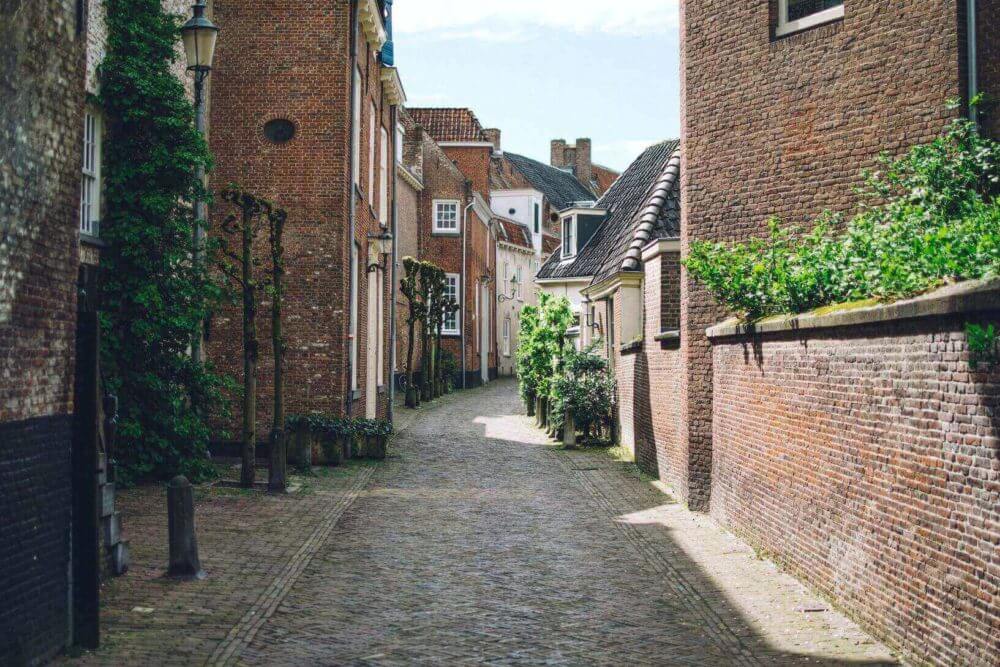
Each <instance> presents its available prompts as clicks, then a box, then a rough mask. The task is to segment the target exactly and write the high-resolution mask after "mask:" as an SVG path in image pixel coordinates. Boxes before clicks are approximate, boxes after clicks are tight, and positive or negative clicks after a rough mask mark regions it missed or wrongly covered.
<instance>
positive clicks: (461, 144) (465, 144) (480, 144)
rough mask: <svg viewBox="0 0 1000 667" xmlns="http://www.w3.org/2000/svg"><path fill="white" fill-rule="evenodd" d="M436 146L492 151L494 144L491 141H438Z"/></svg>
mask: <svg viewBox="0 0 1000 667" xmlns="http://www.w3.org/2000/svg"><path fill="white" fill-rule="evenodd" d="M437 145H438V146H441V147H443V148H486V147H489V149H490V150H491V151H492V150H493V148H494V146H493V142H492V141H439V142H437Z"/></svg>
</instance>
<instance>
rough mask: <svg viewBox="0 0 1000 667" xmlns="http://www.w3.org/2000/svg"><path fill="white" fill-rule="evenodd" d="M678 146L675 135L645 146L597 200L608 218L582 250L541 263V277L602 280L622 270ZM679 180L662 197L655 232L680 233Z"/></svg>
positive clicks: (539, 274) (556, 255)
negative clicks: (570, 257)
mask: <svg viewBox="0 0 1000 667" xmlns="http://www.w3.org/2000/svg"><path fill="white" fill-rule="evenodd" d="M679 146H680V142H678V141H676V140H674V141H664V142H661V143H659V144H656V145H654V146H650V147H649V148H647V149H646V150H645V151H643V152H642V154H641V155H639V157H637V158H636V159H635V161H634V162H633V163H632V165H631V166H630V167H629V168H628V169H626V170H625V172H624V173H623V174H622V175H621V176H620V177H619V178H618V180H617V181H615V183H614V185H612V186H611V188H610V189H609V190H608V191H607V192H606V193H605V194H604V196H603V197H601V198H600V199H599V200H598V202H597V204H596V205H595V207H596V208H599V209H605V210H607V211H608V215H607V218H606V219H605V221H604V223H603V224H602V225H601V226H600V228H599V229H598V230H597V231H596V232H594V235H593V236H592V237H591V239H590V241H588V242H587V244H586V245H585V246H584V247H583V248H581V249H580V250H579V251H578V252H577V254H576V258H575V259H574V260H573V261H572V262H571V263H568V264H565V265H560V254H561V252H556V253H554V254H553V255H552V257H550V258H549V260H548V261H547V262H545V264H543V265H542V268H541V270H540V271H539V272H538V277H539V278H583V277H592V278H593V279H594V282H600V281H601V280H604V279H605V278H607V277H609V276H611V275H613V274H615V273H617V272H618V271H619V270H621V267H622V262H623V261H624V259H625V256H626V253H627V251H628V250H629V247H630V244H631V243H632V241H633V240H634V238H635V235H636V231H637V229H638V227H639V225H640V224H641V223H642V222H644V221H646V218H645V217H644V215H643V214H644V213H646V212H649V210H651V209H650V208H649V207H650V206H651V205H652V204H653V203H654V201H659V199H657V198H656V197H654V195H655V194H656V193H657V189H658V186H662V185H663V182H664V178H665V175H666V172H667V170H668V166H669V163H670V162H671V158H672V157H673V156H674V155H675V153H677V151H678V150H679ZM677 180H678V179H674V184H673V185H672V186H671V187H672V188H673V189H672V190H671V193H670V195H669V196H667V197H664V198H663V203H664V205H663V206H662V207H661V209H658V210H659V211H660V213H659V214H658V215H657V219H656V222H655V224H654V225H653V230H654V231H653V232H651V233H656V234H661V235H665V236H666V235H670V234H673V235H674V236H676V235H678V234H679V233H680V207H679V206H678V205H677V202H678V201H679V199H678V190H677V187H678V186H679V183H677V182H676V181H677Z"/></svg>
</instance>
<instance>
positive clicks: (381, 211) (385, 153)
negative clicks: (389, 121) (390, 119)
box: [378, 127, 389, 227]
mask: <svg viewBox="0 0 1000 667" xmlns="http://www.w3.org/2000/svg"><path fill="white" fill-rule="evenodd" d="M381 134H382V147H381V148H380V149H379V157H380V158H381V159H380V160H379V168H380V169H381V171H380V172H379V176H378V221H379V224H380V225H382V226H383V227H384V226H385V225H386V223H387V222H388V220H389V133H388V132H386V130H385V128H384V127H383V128H382V133H381Z"/></svg>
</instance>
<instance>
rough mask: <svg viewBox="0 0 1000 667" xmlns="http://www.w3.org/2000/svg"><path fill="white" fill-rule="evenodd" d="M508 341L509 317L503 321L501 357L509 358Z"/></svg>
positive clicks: (509, 335)
mask: <svg viewBox="0 0 1000 667" xmlns="http://www.w3.org/2000/svg"><path fill="white" fill-rule="evenodd" d="M510 339H511V319H510V315H507V317H505V318H504V320H503V356H504V357H507V358H509V357H510V347H511V346H510Z"/></svg>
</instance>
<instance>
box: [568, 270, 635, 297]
mask: <svg viewBox="0 0 1000 667" xmlns="http://www.w3.org/2000/svg"><path fill="white" fill-rule="evenodd" d="M643 277H644V276H643V274H642V273H639V272H636V271H622V272H621V273H616V274H615V275H613V276H611V277H610V278H605V279H604V280H602V281H601V282H599V283H597V284H596V285H592V286H590V287H588V288H587V289H584V290H581V292H580V293H581V294H582V295H583V296H585V297H587V300H588V301H592V302H596V301H605V300H607V298H608V297H609V296H611V295H612V294H614V292H615V291H617V290H618V288H620V287H638V286H640V285H642V280H643Z"/></svg>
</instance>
